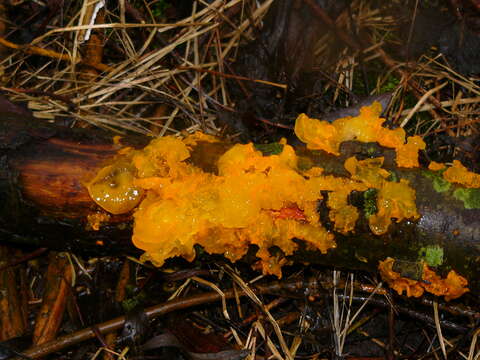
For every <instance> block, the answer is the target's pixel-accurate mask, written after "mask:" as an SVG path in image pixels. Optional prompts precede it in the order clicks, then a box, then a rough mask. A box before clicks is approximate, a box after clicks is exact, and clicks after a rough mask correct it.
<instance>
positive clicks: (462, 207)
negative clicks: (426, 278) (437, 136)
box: [0, 115, 480, 292]
mask: <svg viewBox="0 0 480 360" xmlns="http://www.w3.org/2000/svg"><path fill="white" fill-rule="evenodd" d="M33 124H35V122H34V121H33V119H28V118H22V119H19V118H18V116H17V117H15V116H13V115H10V116H9V115H6V116H5V117H4V118H3V119H2V122H1V124H0V130H1V133H0V140H3V141H2V144H4V146H3V148H2V149H1V151H2V159H4V160H3V161H2V163H1V166H2V171H1V178H0V186H1V187H2V190H1V192H0V193H1V199H0V201H2V203H3V204H5V205H6V206H4V208H3V210H2V214H1V219H0V239H1V240H3V241H10V242H14V243H27V244H30V245H36V246H42V247H53V248H57V249H59V248H63V249H65V248H66V249H69V250H72V251H80V252H83V253H85V252H86V253H90V254H91V253H94V254H95V255H99V254H111V253H112V252H115V253H118V252H129V253H132V252H135V250H134V249H133V248H132V246H131V245H130V238H131V235H132V230H131V213H126V214H121V215H110V216H109V218H108V220H107V219H103V223H102V225H101V227H100V230H98V231H95V230H93V229H92V228H91V227H90V228H89V224H90V225H91V221H90V222H89V221H88V217H89V216H95V214H97V213H99V212H100V208H99V207H98V206H97V205H96V204H95V203H94V202H93V201H92V199H91V198H90V196H89V194H88V192H87V190H86V187H85V184H86V183H87V182H88V181H89V180H90V179H92V177H93V176H94V175H95V173H96V171H98V169H99V168H101V167H102V166H103V165H104V164H105V163H106V162H108V161H110V162H111V161H112V160H111V159H112V158H113V157H114V156H115V155H116V152H117V151H118V150H119V148H120V147H121V145H116V144H114V142H113V140H112V139H111V137H110V136H109V135H108V134H105V133H102V132H100V131H99V132H96V131H93V130H91V129H90V130H89V131H88V133H87V132H85V130H82V129H66V128H57V127H52V126H46V125H42V126H36V125H33ZM123 143H124V145H126V144H128V145H134V146H142V145H144V143H145V139H138V138H135V137H125V138H124V139H123ZM346 145H348V144H346ZM349 145H350V149H349V148H348V146H346V147H345V149H344V155H343V158H342V157H335V156H332V155H328V154H326V153H323V152H319V151H314V152H312V151H309V150H306V149H305V148H301V147H299V148H297V149H296V152H297V155H298V156H299V157H300V158H301V159H304V161H307V162H309V163H311V164H313V165H317V166H321V167H322V168H323V169H324V171H325V172H326V173H328V174H333V175H336V176H338V177H345V176H348V174H347V173H346V170H345V168H344V167H343V161H344V160H345V158H346V157H349V156H352V155H355V154H356V155H362V152H363V151H364V150H365V149H363V150H362V147H361V146H360V147H358V146H357V145H358V144H357V145H355V143H352V144H349ZM230 146H231V145H230V144H228V143H226V142H222V141H220V142H217V143H215V145H212V144H202V143H199V144H197V145H196V146H194V147H193V148H192V155H191V157H190V159H189V162H191V163H192V164H194V165H196V166H198V167H199V168H201V169H204V170H205V171H214V169H215V163H216V159H218V157H219V156H220V155H221V154H223V152H224V151H225V149H227V148H229V147H230ZM371 146H372V145H369V150H368V151H371V150H372V149H373V148H372V147H371ZM374 152H377V155H376V156H378V154H380V153H382V150H381V149H379V148H378V147H377V150H374ZM378 152H380V153H378ZM363 155H365V154H364V153H363ZM370 155H371V153H370ZM383 155H385V157H386V160H385V164H384V166H385V168H386V169H388V170H389V171H390V172H391V173H392V174H393V175H392V176H394V177H397V178H401V179H405V180H408V182H409V184H410V185H411V187H412V188H413V189H415V192H416V209H417V211H418V213H419V214H420V217H419V218H418V219H415V220H412V219H408V220H403V221H401V222H398V223H397V222H393V223H392V224H390V226H389V227H388V231H387V232H386V233H384V234H381V235H374V234H373V233H372V231H371V230H370V228H369V224H368V219H367V217H368V216H367V214H366V212H365V206H366V203H365V199H364V198H363V197H362V196H360V198H359V199H356V200H355V199H353V198H352V199H351V200H350V201H351V203H352V204H354V205H355V206H357V207H358V210H359V212H360V213H361V216H360V218H359V219H358V221H357V222H356V225H355V228H354V231H352V232H349V233H347V234H345V233H341V232H338V231H336V230H335V229H334V228H333V227H332V226H331V224H329V219H328V209H329V208H328V202H326V201H322V202H321V203H320V204H319V213H320V214H321V216H320V218H321V222H322V225H324V226H325V227H326V228H327V230H328V232H329V233H330V234H333V235H334V238H335V242H336V247H335V248H330V249H328V251H326V253H325V254H322V255H321V254H320V253H319V251H315V250H312V249H311V248H310V249H308V248H305V247H303V246H302V245H303V244H302V242H300V247H299V248H298V250H297V251H296V252H295V254H294V255H293V256H291V257H289V258H290V259H291V260H293V261H299V262H302V263H307V262H308V263H314V264H323V265H331V266H335V267H340V268H347V269H363V270H367V271H377V267H378V264H379V261H383V260H384V259H386V258H388V257H391V258H393V259H395V260H396V261H395V269H396V270H395V269H394V270H395V271H396V272H399V273H401V274H402V275H403V276H404V277H409V278H413V279H422V277H421V276H422V275H421V272H422V270H421V266H422V265H421V264H424V263H426V264H429V265H430V266H433V267H434V269H435V271H436V272H437V273H438V274H440V275H442V277H445V275H446V274H447V273H448V272H449V271H450V270H452V269H453V270H455V272H456V273H458V274H460V275H461V276H463V277H465V278H466V279H467V280H468V287H469V289H470V290H471V291H473V292H478V291H479V290H480V279H479V278H478V276H477V274H478V273H479V270H480V264H479V262H478V261H477V259H478V257H479V256H480V253H479V252H480V250H479V247H478V242H479V240H480V209H479V207H480V206H478V204H477V205H476V203H475V202H474V203H473V205H472V204H468V205H466V204H465V203H464V202H462V201H461V200H458V199H457V198H455V197H454V196H453V192H454V190H455V189H456V188H457V186H456V185H453V184H451V185H452V186H451V187H450V189H449V190H446V191H443V192H442V191H438V188H437V185H438V184H437V181H438V178H436V177H435V176H434V175H432V173H431V172H428V171H426V170H424V169H415V170H405V169H398V168H395V166H394V162H393V159H392V157H391V156H390V158H389V156H388V151H386V152H383ZM472 206H473V208H471V207H472ZM297 215H298V214H297ZM278 216H281V214H278ZM299 219H300V218H299ZM300 220H301V219H300ZM432 256H433V257H435V259H433V260H432V259H431V258H432ZM419 269H420V270H419Z"/></svg>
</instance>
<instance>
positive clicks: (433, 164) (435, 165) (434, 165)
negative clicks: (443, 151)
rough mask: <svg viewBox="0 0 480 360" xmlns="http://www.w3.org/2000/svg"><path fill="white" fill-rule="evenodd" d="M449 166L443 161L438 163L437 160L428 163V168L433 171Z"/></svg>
mask: <svg viewBox="0 0 480 360" xmlns="http://www.w3.org/2000/svg"><path fill="white" fill-rule="evenodd" d="M446 167H447V166H446V165H445V164H442V163H438V162H436V161H431V162H430V164H428V170H432V171H440V170H443V169H445V168H446Z"/></svg>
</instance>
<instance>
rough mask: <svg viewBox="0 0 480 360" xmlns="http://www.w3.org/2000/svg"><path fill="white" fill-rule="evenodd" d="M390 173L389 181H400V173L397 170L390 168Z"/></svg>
mask: <svg viewBox="0 0 480 360" xmlns="http://www.w3.org/2000/svg"><path fill="white" fill-rule="evenodd" d="M388 172H389V173H390V175H388V177H387V181H392V182H398V175H397V174H396V173H395V171H392V170H389V171H388Z"/></svg>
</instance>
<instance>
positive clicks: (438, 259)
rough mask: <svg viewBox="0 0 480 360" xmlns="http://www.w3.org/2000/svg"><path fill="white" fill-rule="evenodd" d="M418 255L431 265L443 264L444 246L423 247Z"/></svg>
mask: <svg viewBox="0 0 480 360" xmlns="http://www.w3.org/2000/svg"><path fill="white" fill-rule="evenodd" d="M418 255H419V256H420V258H421V259H422V260H423V261H425V262H426V263H427V264H428V265H429V266H433V267H435V266H440V265H442V264H443V248H441V247H440V246H438V245H432V246H426V247H422V248H421V249H420V251H419V252H418Z"/></svg>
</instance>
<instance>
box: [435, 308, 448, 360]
mask: <svg viewBox="0 0 480 360" xmlns="http://www.w3.org/2000/svg"><path fill="white" fill-rule="evenodd" d="M433 315H434V318H435V328H436V329H437V336H438V342H439V343H440V348H441V349H442V354H443V357H444V359H447V350H446V348H445V341H444V339H443V335H442V328H441V326H440V317H439V316H438V302H437V301H434V302H433Z"/></svg>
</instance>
